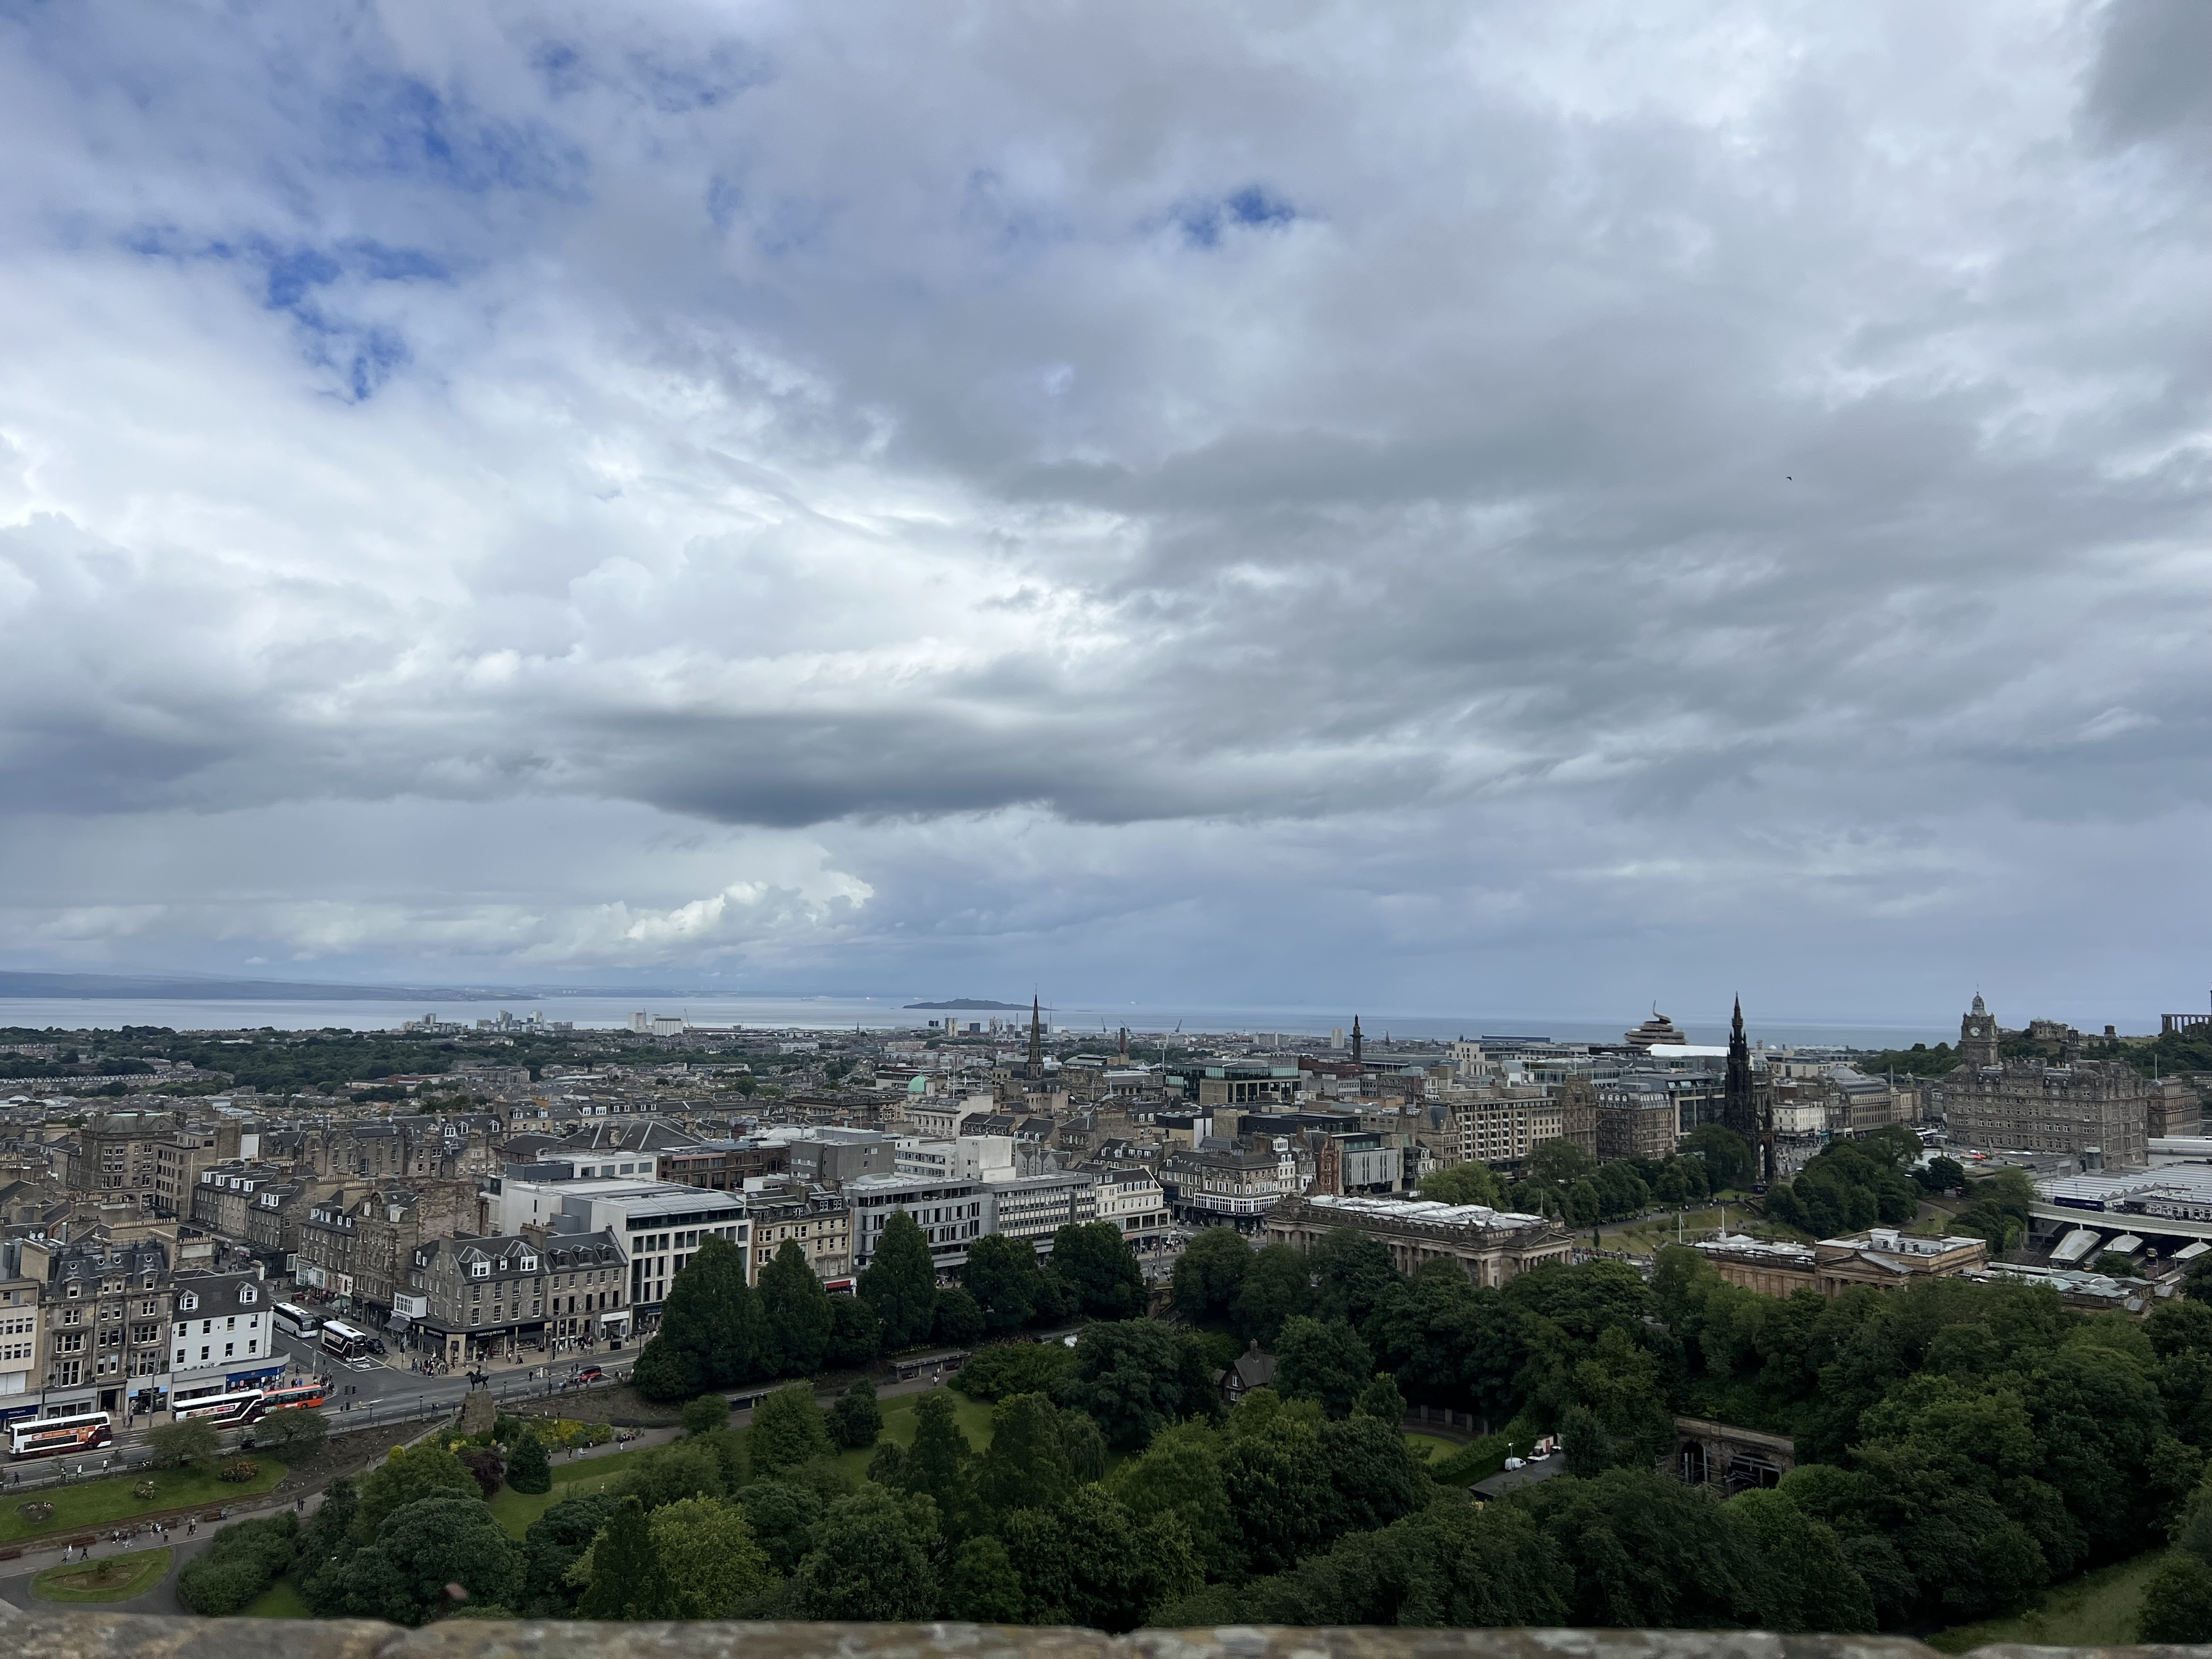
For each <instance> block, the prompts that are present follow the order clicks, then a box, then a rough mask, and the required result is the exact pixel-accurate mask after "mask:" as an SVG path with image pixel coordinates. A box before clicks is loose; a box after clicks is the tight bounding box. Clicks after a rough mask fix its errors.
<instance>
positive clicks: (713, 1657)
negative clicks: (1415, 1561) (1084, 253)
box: [0, 1613, 2212, 1659]
mask: <svg viewBox="0 0 2212 1659" xmlns="http://www.w3.org/2000/svg"><path fill="white" fill-rule="evenodd" d="M0 1631H4V1632H6V1634H5V1636H4V1638H0V1649H4V1650H5V1651H6V1652H7V1653H8V1654H9V1659H738V1656H742V1659H1937V1656H1936V1654H1935V1652H1934V1650H1931V1649H1929V1648H1926V1647H1923V1646H1922V1645H1921V1644H1919V1643H1917V1642H1914V1641H1910V1640H1907V1639H1905V1638H1902V1637H1887V1636H1773V1635H1768V1634H1765V1633H1764V1632H1755V1631H1625V1630H1602V1631H1574V1630H1288V1629H1279V1628H1253V1627H1243V1626H1227V1627H1224V1628H1221V1629H1218V1630H1182V1631H1139V1632H1134V1633H1133V1634H1132V1635H1128V1636H1123V1637H1109V1636H1104V1635H1101V1634H1100V1633H1099V1632H1097V1631H1083V1630H1021V1629H1009V1628H1006V1627H1003V1626H978V1625H804V1624H785V1625H738V1624H726V1625H723V1624H693V1625H591V1624H581V1623H516V1624H507V1623H501V1622H499V1621H497V1620H467V1619H464V1620H449V1621H447V1623H444V1624H439V1625H433V1626H429V1627H428V1629H425V1630H418V1631H408V1630H398V1629H395V1628H393V1627H392V1626H389V1625H380V1624H374V1623H370V1622H367V1621H362V1620H330V1621H327V1622H323V1623H316V1624H304V1623H289V1622H286V1621H284V1620H273V1619H159V1618H149V1617H142V1616H135V1615H132V1614H129V1613H51V1614H49V1613H38V1614H34V1615H32V1616H29V1617H27V1618H18V1619H12V1620H8V1621H7V1622H6V1623H5V1624H4V1625H0ZM1977 1651H1978V1654H1979V1655H1980V1656H1981V1659H2051V1656H2055V1655H2059V1654H2069V1653H2070V1654H2079V1655H2081V1656H2084V1659H2087V1656H2119V1655H2130V1656H2141V1659H2154V1656H2174V1659H2179V1656H2184V1655H2186V1656H2190V1659H2212V1648H2183V1647H2169V1648H2080V1649H2063V1648H2033V1647H2017V1646H1996V1647H1987V1648H1982V1649H1979V1650H1977Z"/></svg>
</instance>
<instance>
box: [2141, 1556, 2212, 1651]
mask: <svg viewBox="0 0 2212 1659" xmlns="http://www.w3.org/2000/svg"><path fill="white" fill-rule="evenodd" d="M2136 1640H2137V1641H2138V1642H2171V1643H2177V1644H2181V1643H2199V1642H2212V1566H2207V1565H2205V1564H2204V1563H2203V1562H2202V1561H2200V1560H2198V1559H2197V1558H2196V1557H2195V1556H2193V1555H2189V1554H2185V1553H2183V1552H2181V1551H2179V1550H2176V1551H2174V1552H2173V1553H2171V1554H2169V1555H2167V1556H2166V1559H2163V1560H2162V1561H2160V1563H2159V1564H2158V1567H2157V1570H2156V1571H2154V1572H2153V1573H2152V1574H2151V1576H2150V1577H2149V1578H2148V1580H2146V1581H2145V1582H2144V1584H2143V1593H2142V1607H2141V1609H2140V1610H2139V1611H2138V1612H2137V1613H2136Z"/></svg>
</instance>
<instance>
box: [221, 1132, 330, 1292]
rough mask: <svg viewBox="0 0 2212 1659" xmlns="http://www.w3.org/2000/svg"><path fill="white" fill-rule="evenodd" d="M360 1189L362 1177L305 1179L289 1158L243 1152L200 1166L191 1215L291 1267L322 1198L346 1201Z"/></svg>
mask: <svg viewBox="0 0 2212 1659" xmlns="http://www.w3.org/2000/svg"><path fill="white" fill-rule="evenodd" d="M360 1192H361V1183H359V1182H350V1183H349V1182H327V1181H307V1180H300V1179H296V1178H295V1177H294V1176H293V1174H292V1171H291V1167H290V1166H289V1165H288V1164H267V1163H263V1162H261V1161H260V1160H258V1159H256V1160H252V1161H251V1162H249V1161H247V1160H246V1159H243V1158H240V1159H237V1160H235V1161H233V1162H228V1163H224V1164H216V1166H215V1167H213V1168H212V1169H207V1170H201V1171H200V1174H199V1179H198V1181H197V1183H196V1184H195V1185H194V1186H193V1188H192V1195H191V1211H190V1216H191V1221H192V1222H193V1224H194V1225H197V1226H200V1227H204V1228H206V1229H207V1230H208V1231H210V1232H212V1233H215V1234H216V1235H217V1236H218V1237H222V1238H224V1239H228V1241H230V1242H231V1243H235V1244H243V1245H245V1246H246V1249H249V1250H251V1251H252V1253H253V1254H254V1255H257V1256H258V1257H260V1258H261V1260H262V1261H264V1262H266V1263H268V1264H269V1265H270V1267H275V1268H278V1269H280V1270H282V1271H284V1272H287V1273H289V1271H290V1266H291V1258H292V1257H293V1256H295V1255H297V1254H298V1252H299V1249H300V1226H301V1223H302V1222H303V1221H305V1220H306V1219H307V1212H309V1211H310V1210H311V1209H313V1207H314V1206H315V1205H317V1204H319V1203H336V1204H337V1205H339V1206H343V1205H344V1204H346V1203H348V1202H349V1201H351V1200H352V1199H354V1198H356V1197H357V1196H359V1195H360Z"/></svg>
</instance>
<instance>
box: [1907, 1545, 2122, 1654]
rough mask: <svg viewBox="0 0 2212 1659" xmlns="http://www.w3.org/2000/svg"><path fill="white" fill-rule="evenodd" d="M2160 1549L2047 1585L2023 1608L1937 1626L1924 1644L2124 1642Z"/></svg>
mask: <svg viewBox="0 0 2212 1659" xmlns="http://www.w3.org/2000/svg"><path fill="white" fill-rule="evenodd" d="M2165 1553H2166V1552H2165V1551H2163V1550H2153V1551H2151V1552H2150V1553H2148V1555H2138V1556H2136V1558H2135V1559H2133V1560H2131V1561H2117V1562H2114V1563H2113V1564H2112V1565H2111V1566H2109V1567H2100V1568H2098V1569H2097V1570H2096V1571H2094V1572H2085V1573H2083V1574H2082V1575H2081V1577H2079V1578H2069V1579H2068V1580H2067V1581H2066V1582H2065V1583H2063V1584H2054V1585H2052V1586H2051V1588H2050V1589H2047V1590H2045V1591H2044V1593H2043V1595H2041V1597H2040V1598H2039V1599H2038V1601H2036V1604H2035V1605H2034V1606H2033V1607H2030V1608H2029V1609H2028V1610H2027V1612H2026V1613H2020V1614H2017V1615H2015V1617H2013V1618H2010V1619H1985V1620H1983V1621H1982V1622H1981V1623H1980V1624H1978V1625H1955V1626H1953V1627H1952V1628H1951V1629H1949V1630H1939V1631H1937V1632H1936V1633H1935V1634H1934V1635H1933V1636H1930V1637H1929V1638H1926V1639H1927V1643H1928V1645H1929V1646H1930V1647H1932V1648H1934V1649H1936V1650H1937V1651H1938V1652H1941V1653H1968V1652H1971V1651H1972V1650H1974V1649H1976V1648H1979V1647H1986V1646H1988V1645H1989V1644H1990V1643H1992V1642H2025V1643H2028V1644H2032V1645H2034V1646H2037V1647H2053V1648H2059V1647H2064V1648H2091V1647H2121V1646H2124V1645H2126V1644H2129V1643H2131V1642H2133V1641H2134V1640H2135V1639H2136V1628H2135V1626H2136V1610H2137V1609H2138V1608H2140V1607H2142V1592H2143V1581H2144V1580H2145V1579H2147V1578H2148V1577H2150V1575H2151V1572H2152V1571H2153V1570H2154V1568H2156V1567H2157V1565H2158V1564H2159V1560H2160V1557H2162V1556H2163V1555H2164V1554H2165Z"/></svg>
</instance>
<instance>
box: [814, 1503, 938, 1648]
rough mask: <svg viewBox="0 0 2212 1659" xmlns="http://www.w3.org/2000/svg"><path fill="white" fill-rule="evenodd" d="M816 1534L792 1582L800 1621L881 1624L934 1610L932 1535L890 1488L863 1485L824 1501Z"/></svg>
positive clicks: (935, 1601)
mask: <svg viewBox="0 0 2212 1659" xmlns="http://www.w3.org/2000/svg"><path fill="white" fill-rule="evenodd" d="M931 1541H932V1540H931V1538H930V1537H929V1535H928V1534H927V1531H926V1530H921V1529H918V1528H917V1527H916V1525H915V1519H914V1516H913V1515H912V1512H911V1511H910V1510H908V1507H907V1506H906V1505H905V1504H902V1503H900V1502H899V1501H898V1500H897V1499H896V1498H893V1497H892V1496H891V1495H890V1493H889V1492H884V1491H883V1490H882V1489H881V1488H880V1487H877V1486H867V1487H864V1488H862V1489H861V1490H860V1492H857V1493H856V1494H854V1496H853V1497H851V1498H842V1499H841V1500H840V1501H838V1502H837V1503H836V1504H831V1505H830V1507H829V1513H828V1514H827V1515H825V1516H823V1518H822V1522H821V1525H820V1527H819V1528H817V1543H816V1545H815V1547H814V1548H813V1549H812V1550H811V1551H810V1552H809V1553H808V1554H807V1556H806V1558H805V1559H804V1560H803V1561H801V1562H800V1563H799V1572H798V1575H797V1577H795V1579H794V1580H793V1589H795V1591H796V1592H797V1595H798V1598H799V1607H801V1609H802V1610H803V1611H804V1612H805V1616H806V1617H807V1618H809V1619H834V1620H849V1621H855V1622H863V1623H872V1624H885V1623H893V1622H897V1621H902V1620H905V1621H911V1620H922V1619H927V1618H928V1617H930V1616H931V1614H932V1613H934V1612H935V1610H936V1607H937V1577H936V1574H935V1573H934V1572H933V1571H932V1569H931V1567H930V1565H929V1555H928V1552H927V1546H928V1544H929V1543H930V1542H931Z"/></svg>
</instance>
